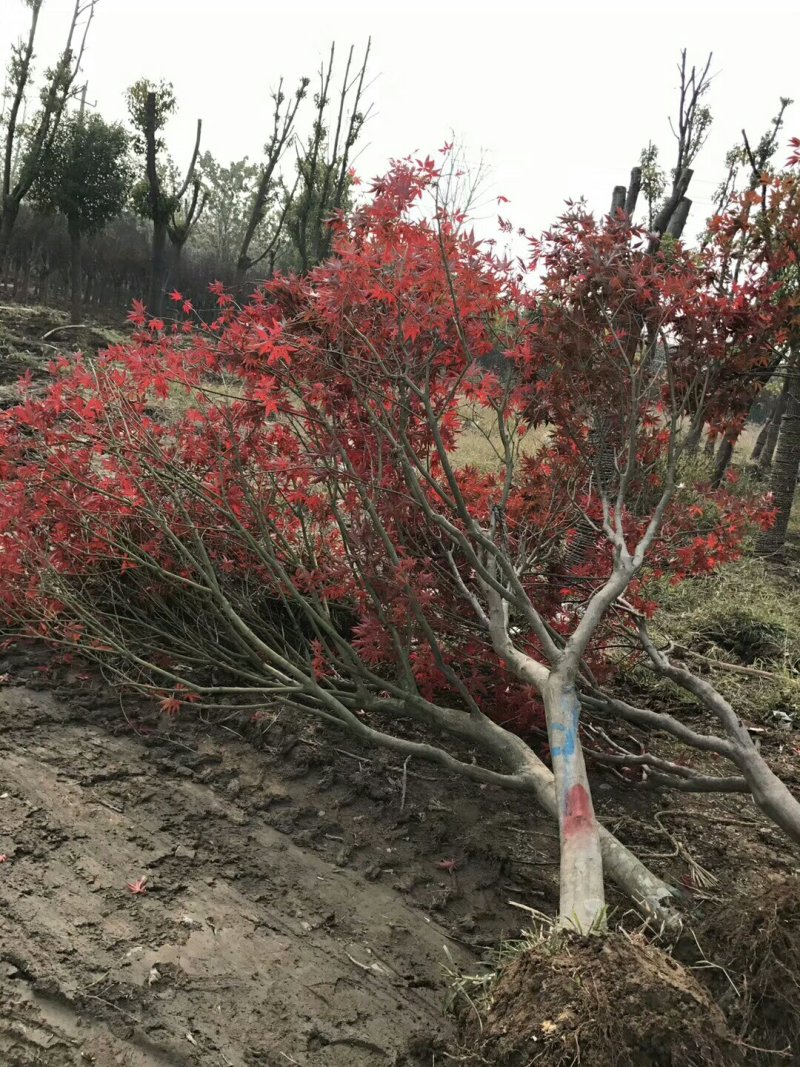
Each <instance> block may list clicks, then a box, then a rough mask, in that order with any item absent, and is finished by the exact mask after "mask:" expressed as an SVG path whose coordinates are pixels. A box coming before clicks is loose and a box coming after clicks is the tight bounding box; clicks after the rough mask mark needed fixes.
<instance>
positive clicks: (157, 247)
mask: <svg viewBox="0 0 800 1067" xmlns="http://www.w3.org/2000/svg"><path fill="white" fill-rule="evenodd" d="M166 274H167V224H166V222H165V221H163V220H161V219H154V220H153V246H152V253H151V257H150V296H149V299H148V310H149V312H150V314H151V315H155V316H156V317H158V316H159V315H161V312H162V310H163V307H164V279H165V277H166Z"/></svg>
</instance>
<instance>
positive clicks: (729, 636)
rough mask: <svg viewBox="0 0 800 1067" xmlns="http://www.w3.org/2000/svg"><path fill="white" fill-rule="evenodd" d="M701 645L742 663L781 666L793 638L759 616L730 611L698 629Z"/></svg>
mask: <svg viewBox="0 0 800 1067" xmlns="http://www.w3.org/2000/svg"><path fill="white" fill-rule="evenodd" d="M697 637H698V638H699V640H700V643H701V644H703V645H705V647H708V646H709V645H716V646H717V647H718V648H721V649H724V651H725V652H729V653H731V654H732V655H734V656H737V657H738V658H739V659H740V660H741V661H742V663H745V664H748V665H752V664H753V663H756V662H763V663H767V664H772V663H779V662H782V661H783V659H784V655H785V652H786V649H787V643H788V638H789V634H788V632H787V631H786V629H785V628H784V627H783V626H781V625H780V624H779V623H776V622H769V621H767V620H765V619H764V618H762V617H760V616H759V615H758V614H757V613H755V612H751V611H747V610H741V611H733V612H731V611H726V612H725V614H724V615H720V616H719V617H717V618H713V619H711V620H709V622H708V623H707V624H706V625H705V626H704V627H702V628H700V629H698V631H697Z"/></svg>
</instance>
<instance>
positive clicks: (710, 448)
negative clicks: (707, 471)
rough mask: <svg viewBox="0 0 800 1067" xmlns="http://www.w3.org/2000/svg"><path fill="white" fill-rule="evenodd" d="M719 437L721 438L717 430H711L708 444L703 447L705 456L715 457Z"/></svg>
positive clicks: (707, 440)
mask: <svg viewBox="0 0 800 1067" xmlns="http://www.w3.org/2000/svg"><path fill="white" fill-rule="evenodd" d="M718 436H719V434H718V433H717V431H716V430H709V431H708V437H706V443H705V445H704V446H703V455H704V456H713V455H714V451H715V449H716V447H717V437H718Z"/></svg>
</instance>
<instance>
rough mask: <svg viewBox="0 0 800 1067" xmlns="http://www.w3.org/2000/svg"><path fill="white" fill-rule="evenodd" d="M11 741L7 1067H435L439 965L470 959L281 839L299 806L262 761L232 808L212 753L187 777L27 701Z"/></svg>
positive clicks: (17, 701) (182, 767) (27, 694)
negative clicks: (279, 819)
mask: <svg viewBox="0 0 800 1067" xmlns="http://www.w3.org/2000/svg"><path fill="white" fill-rule="evenodd" d="M0 723H2V725H3V726H4V727H5V729H4V734H3V740H4V742H5V745H4V748H5V751H4V752H3V755H2V761H1V762H0V852H3V851H5V852H7V853H8V854H9V859H8V860H7V861H6V862H4V863H3V864H2V865H0V959H1V960H2V962H0V996H2V1009H0V1048H4V1049H5V1051H4V1055H3V1056H2V1062H3V1063H4V1064H8V1065H11V1064H21V1065H22V1064H39V1063H41V1064H48V1065H56V1067H61V1065H62V1064H63V1065H65V1067H66V1065H70V1067H71V1065H73V1064H79V1063H80V1064H84V1063H87V1062H88V1063H95V1064H99V1065H103V1064H120V1065H125V1067H144V1065H151V1064H153V1065H159V1067H160V1065H164V1067H167V1065H173V1064H176V1065H177V1064H204V1065H205V1064H220V1065H235V1067H243V1065H245V1064H269V1065H273V1064H274V1065H276V1067H279V1065H285V1064H291V1063H299V1064H303V1065H306V1064H308V1065H311V1064H313V1065H320V1067H324V1065H330V1067H334V1065H341V1067H345V1065H352V1067H356V1065H361V1064H365V1065H366V1064H370V1065H372V1064H381V1063H386V1064H400V1063H407V1062H408V1063H415V1062H426V1063H429V1062H430V1059H431V1057H430V1054H428V1056H427V1059H426V1058H425V1057H424V1056H421V1058H419V1059H417V1058H413V1057H412V1055H411V1052H410V1051H409V1040H410V1039H412V1038H413V1037H414V1036H415V1035H421V1037H422V1038H423V1040H422V1041H421V1042H420V1043H419V1044H420V1047H421V1048H424V1047H425V1040H424V1039H425V1038H427V1037H430V1036H431V1035H435V1034H437V1033H439V1032H441V1031H442V1029H443V1022H442V1011H441V1008H442V995H443V982H442V977H441V965H442V963H444V962H446V957H445V955H444V952H443V946H444V945H445V944H448V946H449V950H450V951H451V953H452V954H453V955H454V956H455V957H456V958H461V959H463V958H464V954H463V952H462V951H461V950H460V948H459V945H457V944H456V943H454V942H452V941H449V940H448V937H447V934H446V932H445V931H444V930H443V929H442V928H441V927H439V926H437V925H436V924H435V923H434V922H432V921H430V919H425V918H424V917H423V916H422V915H421V913H420V912H419V911H418V910H416V909H413V908H411V907H410V906H409V905H408V904H406V903H405V902H404V901H403V899H402V898H401V896H400V895H399V894H398V893H397V892H396V891H393V890H392V889H391V888H389V887H385V886H383V885H380V884H376V883H374V882H369V881H366V880H365V879H363V878H361V877H358V876H356V875H354V873H353V872H352V871H351V870H348V869H346V868H342V867H337V866H335V865H334V864H332V863H331V862H330V861H329V860H327V859H325V858H321V857H320V856H318V855H317V854H315V852H313V851H311V850H309V849H303V848H300V847H298V846H297V845H295V844H293V843H292V842H291V841H289V840H287V837H286V835H284V834H281V833H280V832H279V831H278V830H276V829H275V828H273V827H272V826H270V825H268V823H267V821H266V820H265V818H264V817H263V813H264V812H268V811H269V810H270V809H274V808H276V807H280V806H281V805H282V804H283V803H284V802H286V801H288V800H289V795H288V793H287V791H286V790H285V789H284V788H283V787H282V786H281V785H280V784H279V783H277V782H272V781H270V778H269V775H268V774H267V773H265V768H264V766H263V762H262V765H261V766H259V761H258V760H257V759H255V758H253V757H251V759H250V761H249V765H244V764H241V765H240V766H239V768H238V771H239V773H238V775H237V777H236V779H235V781H236V786H235V787H231V784H230V781H229V782H228V786H227V788H225V789H223V790H222V791H220V790H219V789H217V788H214V787H213V786H212V785H210V784H206V783H205V782H204V781H203V778H204V777H205V778H206V779H207V780H209V779H211V778H213V777H214V775H213V774H209V771H212V772H213V770H214V769H219V768H220V766H221V764H222V760H221V758H220V757H219V756H218V755H216V754H214V753H213V752H211V751H206V752H202V751H196V752H195V753H194V754H192V753H188V752H184V753H183V755H184V756H187V755H191V756H192V758H191V759H190V760H189V761H188V762H189V763H190V764H191V766H189V767H187V765H186V763H185V762H177V763H176V762H174V761H170V760H169V759H168V758H163V757H162V756H158V755H154V751H153V748H152V746H150V745H145V744H144V743H143V741H142V740H140V739H139V738H137V737H136V736H135V735H133V736H131V735H128V736H124V737H122V736H119V737H114V736H112V735H110V734H109V733H108V732H107V731H105V730H103V729H101V728H100V727H98V726H91V725H89V726H87V725H86V724H83V723H79V722H72V723H70V722H65V721H64V708H63V706H62V705H60V704H59V702H58V700H57V699H56V698H54V697H53V696H52V695H51V694H49V693H47V692H32V691H29V690H27V689H24V688H14V689H6V690H3V691H0ZM242 791H246V794H247V800H248V803H247V807H246V808H245V807H243V806H242V805H241V804H239V803H237V800H236V795H237V793H238V792H242ZM319 818H320V819H323V820H324V812H320V813H319ZM337 829H338V830H339V833H338V834H336V833H335V832H334V831H335V830H337ZM342 829H343V828H342V827H341V826H340V825H337V824H336V823H332V824H331V826H330V835H329V836H331V837H340V838H341V837H343V834H342V832H341V831H342ZM143 876H145V877H147V879H148V881H147V892H146V893H143V894H134V893H132V892H131V891H130V890H129V889H128V888H127V885H126V883H128V882H132V883H133V882H136V880H137V879H139V878H141V877H143ZM429 1047H430V1046H429Z"/></svg>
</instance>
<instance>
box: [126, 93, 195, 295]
mask: <svg viewBox="0 0 800 1067" xmlns="http://www.w3.org/2000/svg"><path fill="white" fill-rule="evenodd" d="M127 99H128V112H129V114H130V118H131V122H132V124H133V127H134V130H135V137H134V146H135V148H136V151H137V152H138V154H139V156H140V157H142V159H143V162H144V179H143V182H142V183H141V185H140V189H139V196H138V197H137V206H138V210H139V211H140V212H141V214H142V215H143V216H145V217H146V218H149V219H150V220H151V222H152V224H153V243H152V256H151V262H150V287H149V296H148V307H149V308H150V310H151V312H152V313H153V314H154V315H160V314H161V312H162V309H163V303H164V289H165V284H166V278H167V269H168V264H167V255H166V250H167V240H168V238H169V239H171V240H172V242H173V245H174V246H176V248H177V249H179V250H181V249H182V248H183V245H184V243H185V241H186V239H187V237H188V235H189V232H190V230H191V228H192V226H193V225H194V224H195V223H196V222H197V219H198V218H199V213H200V212H202V208H203V206H204V204H205V197H204V196H203V195H202V194H201V188H202V187H201V184H200V182H199V181H195V167H196V165H197V157H198V155H199V153H200V137H201V135H202V132H203V121H202V119H198V120H197V134H196V137H195V143H194V150H193V151H192V157H191V160H190V162H189V166H188V168H187V170H186V176H185V178H184V180H183V182H182V183H180V182H178V181H176V182H173V181H172V180H170V176H168V175H167V173H166V168H165V166H164V164H163V163H162V162H161V161H160V160H159V153H160V152H161V151H162V150H163V148H164V142H163V138H162V137H161V136H160V134H161V131H162V130H163V129H164V126H165V125H166V123H167V120H168V119H169V117H170V115H171V114H172V113H173V112H174V110H175V94H174V93H173V90H172V85H171V84H169V83H168V82H163V81H162V82H161V83H160V84H159V85H157V86H154V85H152V84H151V83H150V82H149V81H147V79H146V78H143V79H141V80H140V81H138V82H136V83H135V84H134V85H132V86H131V88H130V89H129V90H128V94H127ZM190 188H191V189H192V194H191V196H190V198H189V200H188V201H187V202H186V203H184V198H185V197H186V194H187V192H188V190H189V189H190Z"/></svg>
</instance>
